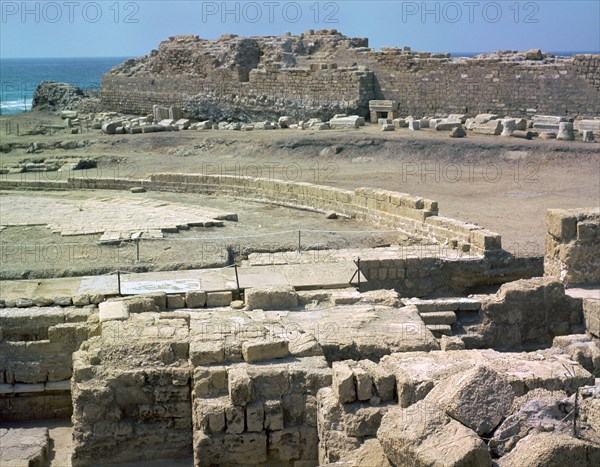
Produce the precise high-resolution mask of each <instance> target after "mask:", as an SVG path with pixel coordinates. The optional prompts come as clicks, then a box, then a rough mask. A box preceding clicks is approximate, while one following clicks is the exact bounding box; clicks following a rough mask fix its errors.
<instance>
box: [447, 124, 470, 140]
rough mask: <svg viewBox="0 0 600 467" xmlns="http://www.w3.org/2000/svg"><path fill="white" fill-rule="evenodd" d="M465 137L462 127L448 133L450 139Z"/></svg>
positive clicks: (465, 133)
mask: <svg viewBox="0 0 600 467" xmlns="http://www.w3.org/2000/svg"><path fill="white" fill-rule="evenodd" d="M465 136H467V132H466V131H465V130H464V129H463V127H462V125H459V126H457V127H455V128H453V129H452V131H451V132H450V138H464V137H465Z"/></svg>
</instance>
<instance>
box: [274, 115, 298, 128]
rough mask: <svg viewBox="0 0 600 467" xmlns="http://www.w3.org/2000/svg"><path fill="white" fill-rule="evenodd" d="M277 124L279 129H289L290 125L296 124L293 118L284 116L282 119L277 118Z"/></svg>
mask: <svg viewBox="0 0 600 467" xmlns="http://www.w3.org/2000/svg"><path fill="white" fill-rule="evenodd" d="M277 123H279V127H280V128H289V127H290V125H292V124H294V123H296V120H294V118H293V117H290V116H287V115H284V116H283V117H279V120H278V121H277Z"/></svg>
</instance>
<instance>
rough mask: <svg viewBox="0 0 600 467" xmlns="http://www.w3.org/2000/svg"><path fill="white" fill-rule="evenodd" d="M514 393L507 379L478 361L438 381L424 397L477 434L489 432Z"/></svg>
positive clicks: (497, 422) (503, 412)
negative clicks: (465, 369)
mask: <svg viewBox="0 0 600 467" xmlns="http://www.w3.org/2000/svg"><path fill="white" fill-rule="evenodd" d="M514 398H515V393H514V391H513V389H512V387H511V385H510V383H509V381H508V380H507V379H506V378H505V377H504V376H502V375H501V374H499V373H498V372H496V371H495V370H493V369H491V368H489V367H487V366H484V365H480V366H477V367H475V368H473V369H471V370H469V371H466V372H464V373H459V374H457V375H454V376H452V377H450V378H448V379H446V380H444V381H440V382H439V383H438V384H437V385H436V386H435V387H434V388H433V389H432V390H431V391H430V392H429V394H427V396H426V397H425V402H426V403H427V404H428V405H430V406H435V407H438V408H439V409H440V410H443V411H444V412H446V414H448V416H450V417H452V418H453V419H455V420H458V421H459V422H461V423H462V424H463V425H465V426H467V427H469V428H471V429H472V430H473V431H475V432H476V433H477V434H478V435H485V434H488V433H490V432H491V431H492V430H493V429H494V428H495V427H496V426H498V424H499V423H500V421H501V420H502V418H503V417H505V416H506V415H507V414H508V411H509V410H510V407H511V405H512V402H513V399H514Z"/></svg>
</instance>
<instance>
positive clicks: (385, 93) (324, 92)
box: [100, 31, 600, 121]
mask: <svg viewBox="0 0 600 467" xmlns="http://www.w3.org/2000/svg"><path fill="white" fill-rule="evenodd" d="M367 46H368V40H367V39H361V38H348V37H346V36H343V35H341V34H340V33H338V32H337V31H317V32H316V33H314V32H313V31H309V32H307V33H305V34H301V35H298V36H285V37H251V38H240V37H237V36H232V35H229V36H224V37H222V38H220V39H219V40H217V41H210V40H204V39H199V38H197V37H194V36H176V37H172V38H170V39H169V40H168V41H164V42H162V43H161V44H160V46H159V48H158V50H156V51H153V52H152V53H151V54H150V55H148V56H146V57H143V58H139V59H135V60H128V61H126V62H125V63H123V64H122V65H119V66H118V67H116V68H115V69H113V70H112V71H111V72H109V73H107V74H106V75H104V76H103V78H102V85H101V92H100V98H101V102H102V106H103V107H104V108H105V109H110V110H115V111H120V112H124V113H138V114H145V113H150V112H151V110H152V105H153V104H160V105H164V106H170V105H177V106H180V107H183V108H184V109H185V111H186V114H187V115H188V116H190V117H194V118H202V117H206V118H216V119H227V118H233V119H237V120H242V121H252V120H255V121H256V120H260V119H276V118H278V117H280V116H282V115H291V116H294V117H296V118H304V117H306V116H309V115H317V116H321V117H323V118H327V119H328V118H330V117H332V116H333V115H334V114H337V113H347V114H352V113H357V114H359V115H361V116H364V117H366V116H368V115H369V106H368V104H369V101H370V100H390V101H394V102H397V103H398V108H397V110H398V112H399V114H400V115H414V116H425V115H436V114H449V113H458V114H462V113H467V114H470V115H476V114H478V113H483V112H494V113H500V114H503V115H512V116H515V117H517V116H520V117H527V116H531V115H533V114H535V113H545V114H550V115H569V116H577V115H582V116H597V115H600V111H599V110H598V109H600V56H599V55H590V54H587V55H585V54H582V55H575V56H573V57H555V56H553V55H551V54H544V53H542V52H540V51H537V53H534V54H531V53H516V52H497V53H494V54H488V55H480V56H477V57H474V58H451V57H450V56H449V54H430V53H423V52H414V51H411V50H410V49H409V48H407V47H405V48H403V49H400V48H382V50H381V51H379V52H377V51H375V50H373V49H370V48H368V47H367ZM392 118H393V117H392Z"/></svg>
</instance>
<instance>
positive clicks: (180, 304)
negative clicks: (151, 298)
mask: <svg viewBox="0 0 600 467" xmlns="http://www.w3.org/2000/svg"><path fill="white" fill-rule="evenodd" d="M167 308H169V309H176V308H185V297H184V296H183V295H167Z"/></svg>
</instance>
